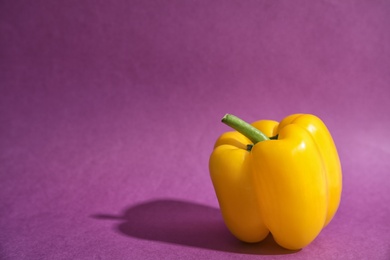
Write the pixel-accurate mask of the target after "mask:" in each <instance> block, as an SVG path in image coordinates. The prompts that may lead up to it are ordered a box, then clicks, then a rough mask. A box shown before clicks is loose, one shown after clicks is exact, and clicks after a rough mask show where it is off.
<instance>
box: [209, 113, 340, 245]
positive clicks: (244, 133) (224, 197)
mask: <svg viewBox="0 0 390 260" xmlns="http://www.w3.org/2000/svg"><path fill="white" fill-rule="evenodd" d="M222 122H224V123H226V124H227V125H229V126H231V127H232V128H234V129H236V130H237V131H232V132H226V133H224V134H222V135H221V136H220V137H219V138H218V140H217V141H216V143H215V146H214V150H213V152H212V154H211V156H210V162H209V169H210V176H211V179H212V182H213V185H214V189H215V192H216V195H217V198H218V202H219V205H220V209H221V213H222V216H223V219H224V222H225V224H226V226H227V227H228V229H229V230H230V231H231V233H232V234H233V235H234V236H235V237H237V238H238V239H239V240H242V241H245V242H259V241H261V240H263V239H264V238H265V237H266V236H267V235H268V233H269V232H271V234H272V236H273V237H274V239H275V241H276V242H277V243H278V244H279V245H280V246H282V247H284V248H287V249H291V250H296V249H301V248H303V247H305V246H307V245H308V244H310V243H311V242H312V241H313V240H314V239H315V238H316V237H317V236H318V234H319V233H320V232H321V230H322V229H323V228H324V227H325V226H326V225H327V224H328V223H329V222H330V221H331V219H332V218H333V216H334V214H335V213H336V211H337V209H338V206H339V203H340V197H341V189H342V174H341V166H340V161H339V157H338V154H337V150H336V147H335V144H334V142H333V139H332V137H331V135H330V133H329V131H328V129H327V128H326V126H325V124H324V123H323V122H322V121H321V120H320V119H319V118H318V117H316V116H314V115H308V114H294V115H291V116H288V117H286V118H285V119H283V120H282V121H281V122H280V123H278V122H276V121H271V120H261V121H257V122H255V123H253V124H252V125H249V124H247V123H245V122H244V121H242V120H241V119H239V118H237V117H235V116H233V115H229V114H228V115H226V116H225V117H224V118H223V119H222Z"/></svg>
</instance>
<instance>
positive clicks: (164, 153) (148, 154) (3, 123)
mask: <svg viewBox="0 0 390 260" xmlns="http://www.w3.org/2000/svg"><path fill="white" fill-rule="evenodd" d="M389 28H390V2H389V1H385V0H384V1H370V0H367V1H360V0H357V1H348V0H347V1H333V0H327V1H326V0H324V1H309V0H307V1H305V0H298V1H261V0H260V1H238V0H237V1H181V0H170V1H125V0H115V1H94V0H91V1H73V0H72V1H71V0H69V1H49V0H47V1H43V0H40V1H38V0H37V1H19V0H15V1H6V0H5V1H1V2H0V91H1V93H0V160H1V161H0V171H1V172H0V185H1V190H0V203H1V204H0V217H1V218H0V229H1V231H0V232H1V233H0V258H1V259H164V258H166V259H180V258H185V259H219V258H220V259H258V257H259V255H260V258H261V257H263V258H266V259H279V258H283V259H390V209H389V205H390V199H389V189H390V185H389V184H390V177H389V169H390V141H389V134H388V133H389V129H390V123H389V122H390V121H389V120H390V116H389V113H390V105H389V101H390V86H389V84H390V30H389ZM297 112H301V113H313V114H316V115H318V116H319V117H320V118H322V119H323V121H324V122H325V123H326V124H327V125H328V127H329V129H330V131H331V132H332V134H333V136H334V139H335V142H336V145H337V147H338V149H339V153H340V158H341V162H342V167H343V181H344V187H343V195H342V202H341V206H340V209H339V211H338V213H337V215H336V216H335V218H334V220H333V221H332V222H331V223H330V225H329V226H328V227H326V228H325V229H324V230H323V232H322V233H321V234H320V235H319V237H318V238H317V239H316V240H315V241H314V242H313V243H312V244H310V245H309V246H308V247H306V248H304V249H303V250H301V251H299V252H290V251H286V250H283V249H281V248H279V247H278V246H277V245H275V242H274V241H273V240H272V239H271V238H268V239H267V240H266V241H265V242H263V243H260V244H255V245H246V244H242V243H240V242H238V241H237V240H235V239H234V238H233V237H232V236H231V235H230V234H229V232H228V231H227V230H226V228H225V226H224V224H223V221H222V218H221V216H220V213H219V209H218V203H217V200H216V197H215V194H214V190H213V187H212V184H211V181H210V178H209V173H208V158H209V155H210V153H211V150H212V148H213V145H214V141H215V140H216V138H217V137H218V136H219V134H221V133H222V132H224V131H227V130H228V129H227V127H226V126H224V125H222V124H221V123H220V119H221V117H222V116H223V115H224V114H225V113H233V114H236V115H238V116H240V117H242V118H244V119H246V120H248V121H254V120H258V119H275V120H280V119H282V118H283V117H284V116H286V115H288V114H292V113H297Z"/></svg>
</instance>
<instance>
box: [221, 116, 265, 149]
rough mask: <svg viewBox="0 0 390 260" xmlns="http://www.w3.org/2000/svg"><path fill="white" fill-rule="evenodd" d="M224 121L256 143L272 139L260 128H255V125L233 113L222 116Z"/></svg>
mask: <svg viewBox="0 0 390 260" xmlns="http://www.w3.org/2000/svg"><path fill="white" fill-rule="evenodd" d="M222 123H224V124H226V125H228V126H230V127H231V128H233V129H235V130H237V131H238V132H240V133H241V134H243V135H244V136H246V137H247V138H248V139H249V140H251V141H252V142H253V143H254V144H256V143H258V142H261V141H266V140H270V139H269V138H268V137H267V136H266V135H265V134H263V132H261V131H260V130H259V129H257V128H255V127H254V126H252V125H250V124H248V123H247V122H245V121H244V120H242V119H240V118H238V117H236V116H233V115H231V114H226V115H225V116H224V117H223V118H222Z"/></svg>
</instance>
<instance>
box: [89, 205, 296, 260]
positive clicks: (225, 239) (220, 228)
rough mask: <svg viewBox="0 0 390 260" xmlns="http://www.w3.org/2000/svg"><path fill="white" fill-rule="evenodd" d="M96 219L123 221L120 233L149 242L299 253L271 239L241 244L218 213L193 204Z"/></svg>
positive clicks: (139, 207) (149, 207)
mask: <svg viewBox="0 0 390 260" xmlns="http://www.w3.org/2000/svg"><path fill="white" fill-rule="evenodd" d="M92 217H94V218H97V219H112V220H120V221H121V223H119V224H118V225H116V226H115V229H116V230H118V231H119V232H120V233H122V234H124V235H126V236H131V237H136V238H140V239H145V240H153V241H161V242H166V243H172V244H180V245H185V246H191V247H198V248H205V249H211V250H219V251H225V252H233V253H244V254H259V255H279V254H291V253H295V252H297V251H290V250H286V249H283V248H282V247H280V246H278V245H277V244H276V242H275V241H274V240H273V238H272V236H271V235H269V236H268V237H267V238H266V239H265V240H263V241H262V242H260V243H253V244H248V243H243V242H240V241H238V240H237V239H235V238H234V237H233V236H232V235H231V234H230V233H229V231H228V229H227V228H226V226H225V224H224V223H223V219H222V217H221V214H220V211H219V210H218V209H216V208H212V207H209V206H205V205H200V204H196V203H192V202H186V201H179V200H153V201H148V202H145V203H142V204H138V205H135V206H132V207H130V208H128V209H127V210H125V211H124V213H123V215H122V216H112V215H104V214H97V215H94V216H92Z"/></svg>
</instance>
